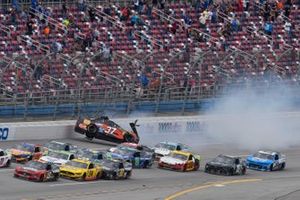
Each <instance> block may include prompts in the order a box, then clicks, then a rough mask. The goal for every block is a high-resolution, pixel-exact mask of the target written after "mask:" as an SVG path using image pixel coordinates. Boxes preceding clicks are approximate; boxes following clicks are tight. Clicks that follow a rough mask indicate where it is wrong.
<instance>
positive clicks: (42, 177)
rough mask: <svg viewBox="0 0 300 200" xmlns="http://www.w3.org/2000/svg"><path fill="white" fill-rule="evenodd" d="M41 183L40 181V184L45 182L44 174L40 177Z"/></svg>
mask: <svg viewBox="0 0 300 200" xmlns="http://www.w3.org/2000/svg"><path fill="white" fill-rule="evenodd" d="M39 181H40V182H43V181H44V174H42V175H41V176H40V178H39Z"/></svg>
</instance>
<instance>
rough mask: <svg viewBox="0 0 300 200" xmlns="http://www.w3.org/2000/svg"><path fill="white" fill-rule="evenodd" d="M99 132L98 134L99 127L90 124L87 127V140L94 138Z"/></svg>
mask: <svg viewBox="0 0 300 200" xmlns="http://www.w3.org/2000/svg"><path fill="white" fill-rule="evenodd" d="M97 132H98V127H97V125H96V124H90V125H88V127H87V132H86V137H87V138H94V137H95V135H96V133H97Z"/></svg>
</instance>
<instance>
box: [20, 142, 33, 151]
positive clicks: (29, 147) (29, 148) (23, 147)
mask: <svg viewBox="0 0 300 200" xmlns="http://www.w3.org/2000/svg"><path fill="white" fill-rule="evenodd" d="M15 149H18V150H21V151H29V152H34V146H33V145H30V144H18V145H16V146H15Z"/></svg>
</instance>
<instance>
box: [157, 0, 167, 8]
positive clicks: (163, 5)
mask: <svg viewBox="0 0 300 200" xmlns="http://www.w3.org/2000/svg"><path fill="white" fill-rule="evenodd" d="M165 3H166V0H159V5H160V9H162V10H164V9H165Z"/></svg>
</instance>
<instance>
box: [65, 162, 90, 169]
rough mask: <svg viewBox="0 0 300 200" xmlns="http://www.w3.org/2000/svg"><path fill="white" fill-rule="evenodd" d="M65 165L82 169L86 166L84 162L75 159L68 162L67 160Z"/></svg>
mask: <svg viewBox="0 0 300 200" xmlns="http://www.w3.org/2000/svg"><path fill="white" fill-rule="evenodd" d="M67 165H69V166H72V167H77V168H83V169H86V168H87V164H86V163H82V162H76V161H69V162H67Z"/></svg>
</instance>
